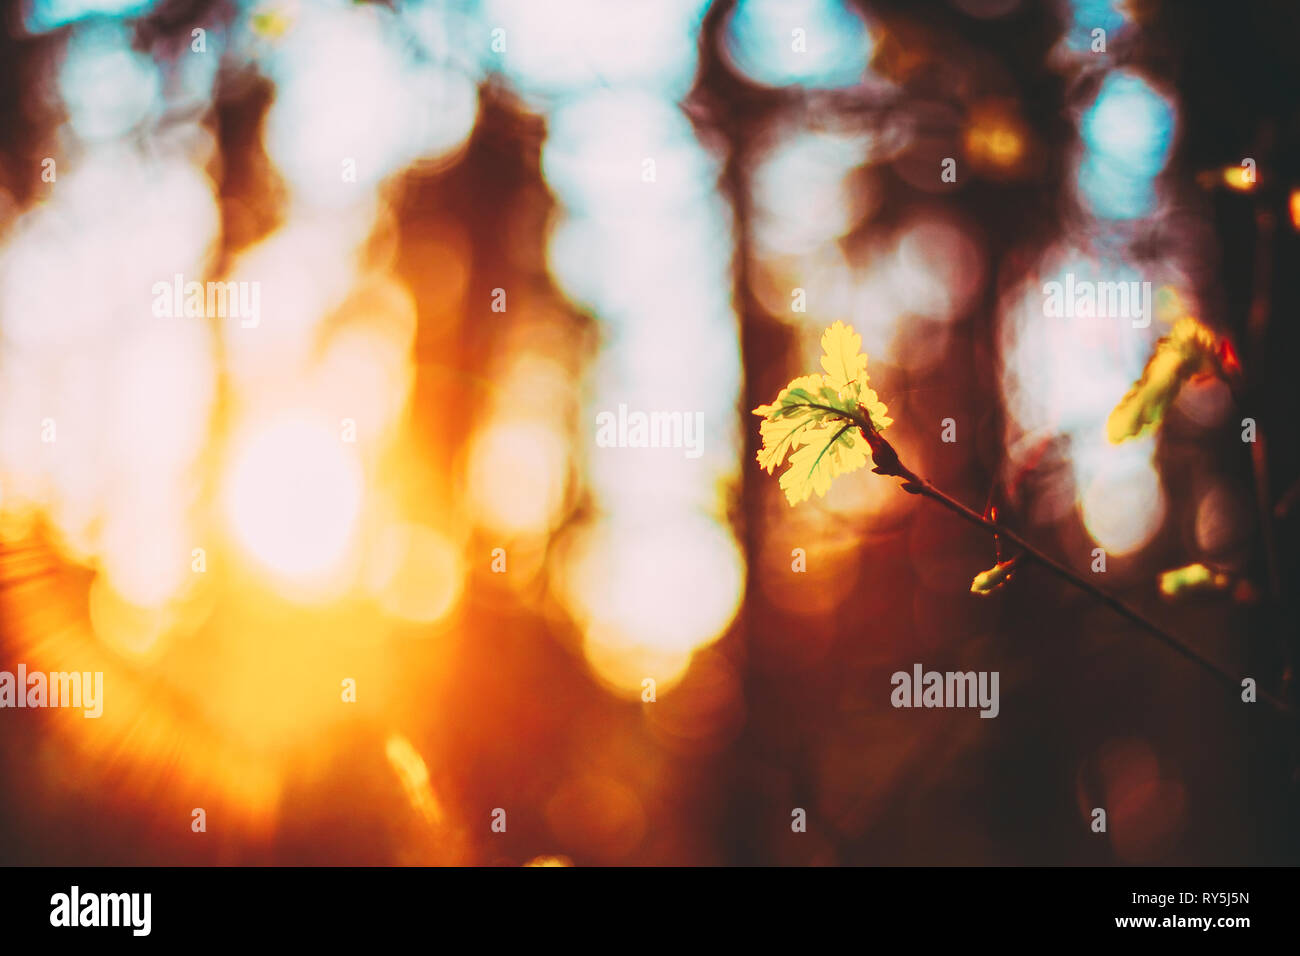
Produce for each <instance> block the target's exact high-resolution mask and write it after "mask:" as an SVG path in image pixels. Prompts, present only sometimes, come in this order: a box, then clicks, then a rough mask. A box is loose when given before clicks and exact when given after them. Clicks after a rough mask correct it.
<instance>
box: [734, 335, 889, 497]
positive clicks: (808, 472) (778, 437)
mask: <svg viewBox="0 0 1300 956" xmlns="http://www.w3.org/2000/svg"><path fill="white" fill-rule="evenodd" d="M821 345H822V351H823V353H824V354H823V355H822V359H821V365H822V369H823V372H824V374H813V375H801V376H799V377H798V378H796V379H795V380H794V381H792V382H791V383H790V384H789V385H787V386H786V387H785V388H783V389H782V390H781V392H780V394H779V395H777V397H776V401H774V402H773V403H772V404H770V405H760V406H759V407H758V408H756V409H754V414H755V415H759V416H761V417H762V418H763V421H762V423H761V424H760V425H759V435H760V436H761V438H762V440H763V446H762V447H761V448H760V449H759V451H758V463H759V465H760V466H761V467H763V468H765V469H767V473H768V474H769V475H770V474H773V473H774V472H775V471H776V469H777V468H778V467H780V465H781V464H782V462H784V461H785V460H786V456H787V455H789V467H788V468H787V469H786V470H785V472H784V473H782V475H781V479H780V486H781V489H782V490H783V491H784V492H785V496H786V500H788V501H789V502H790V504H791V505H796V504H798V503H799V502H801V501H806V500H807V499H808V498H809V497H810V496H811V495H812V494H813V493H814V492H816V493H817V494H818V495H825V494H826V492H827V491H829V490H830V487H831V482H832V481H833V480H834V479H835V478H838V477H839V476H840V475H844V474H848V473H849V472H852V471H856V470H858V469H859V468H861V467H862V466H864V465H865V464H867V462H868V461H870V460H871V448H870V446H869V445H868V444H867V440H866V438H865V437H864V436H863V434H862V431H861V429H860V428H859V427H858V425H857V424H856V419H859V418H861V419H865V420H867V421H869V422H870V424H871V425H872V427H874V428H875V429H876V430H877V431H879V430H881V429H883V428H886V427H888V426H889V425H891V424H893V419H892V418H890V417H889V414H888V411H889V410H888V409H887V408H886V407H885V403H884V402H882V401H880V399H879V397H878V396H877V395H876V392H875V390H874V389H873V388H871V387H870V386H869V385H868V384H867V381H868V378H867V356H866V355H865V354H863V352H862V336H860V335H858V334H857V333H856V332H854V331H853V327H852V326H849V325H845V324H844V323H843V322H836V323H835V324H834V325H832V326H831V327H830V328H829V329H827V330H826V331H825V332H824V333H823V334H822V340H821Z"/></svg>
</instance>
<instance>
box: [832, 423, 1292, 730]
mask: <svg viewBox="0 0 1300 956" xmlns="http://www.w3.org/2000/svg"><path fill="white" fill-rule="evenodd" d="M834 411H836V412H837V414H839V415H841V416H844V417H851V418H852V420H853V422H854V424H856V425H857V426H858V428H859V429H861V430H862V434H863V436H864V437H865V438H866V440H867V444H869V445H870V446H871V457H872V459H873V461H874V462H875V467H874V468H873V469H872V470H873V471H875V472H876V473H877V474H880V475H888V476H891V477H895V478H901V479H902V481H903V490H904V491H907V492H909V493H911V494H914V495H921V496H922V497H925V498H929V499H930V500H931V501H935V502H938V503H939V504H940V505H942V506H943V507H945V508H947V509H948V510H949V511H951V512H952V513H953V514H956V515H959V516H960V517H962V518H965V519H966V520H967V521H969V522H970V523H971V524H974V525H978V526H979V527H981V528H983V529H984V530H985V531H988V532H991V533H992V534H994V535H995V536H997V535H1000V536H1001V537H1004V538H1006V539H1007V540H1008V541H1012V542H1014V543H1015V544H1017V545H1019V546H1020V548H1021V549H1022V551H1023V555H1022V556H1024V557H1028V558H1031V559H1032V560H1034V561H1037V562H1038V563H1039V564H1041V565H1042V566H1043V567H1045V568H1047V569H1048V570H1049V571H1052V572H1053V573H1055V574H1056V575H1057V576H1058V577H1061V578H1064V579H1065V580H1066V581H1069V582H1070V583H1071V584H1073V585H1074V586H1075V587H1076V588H1078V589H1079V590H1081V591H1083V592H1084V593H1086V594H1088V595H1091V596H1092V597H1094V598H1096V599H1097V600H1098V601H1101V602H1102V603H1103V604H1105V605H1106V606H1107V607H1109V608H1110V609H1111V610H1113V611H1114V612H1115V613H1117V614H1119V615H1120V616H1121V617H1123V618H1124V619H1126V620H1128V621H1130V622H1131V623H1133V624H1136V625H1137V626H1138V627H1140V628H1141V629H1142V630H1144V631H1146V632H1147V633H1148V634H1150V635H1151V636H1152V637H1154V638H1156V639H1157V640H1159V641H1160V642H1161V643H1163V644H1164V645H1165V646H1167V647H1169V648H1171V649H1173V650H1174V651H1177V652H1178V653H1179V654H1181V655H1182V656H1183V657H1185V658H1187V659H1188V660H1190V661H1194V662H1195V663H1197V664H1199V665H1200V666H1201V667H1202V668H1203V669H1204V670H1206V671H1208V672H1209V673H1210V674H1213V675H1214V677H1215V678H1217V679H1218V680H1219V681H1220V682H1221V683H1223V684H1224V685H1226V686H1228V687H1230V688H1232V689H1233V690H1234V691H1237V692H1240V690H1241V679H1240V678H1238V677H1234V676H1233V675H1232V674H1230V673H1228V671H1226V670H1224V669H1223V668H1222V667H1220V666H1219V665H1218V664H1216V663H1214V661H1212V660H1210V659H1209V658H1208V657H1206V656H1204V655H1203V654H1201V653H1200V652H1199V651H1197V650H1195V649H1194V648H1192V647H1190V646H1188V645H1187V644H1185V643H1184V642H1183V641H1181V640H1179V639H1178V638H1177V637H1175V636H1174V635H1172V634H1170V633H1169V632H1168V631H1166V630H1164V629H1163V628H1162V627H1160V625H1158V624H1156V623H1155V622H1154V621H1152V620H1151V619H1150V618H1148V617H1147V616H1146V615H1144V614H1142V613H1141V612H1140V611H1137V610H1135V609H1134V608H1132V607H1130V606H1129V605H1127V604H1125V603H1124V602H1123V601H1121V600H1120V599H1119V598H1117V597H1114V596H1113V595H1110V594H1107V593H1106V592H1105V591H1103V590H1102V589H1101V588H1099V587H1097V585H1095V584H1093V583H1092V582H1091V581H1089V580H1088V579H1087V578H1085V577H1083V576H1082V575H1080V574H1079V573H1078V572H1076V571H1073V570H1072V569H1070V568H1068V567H1066V566H1065V565H1064V564H1062V563H1061V562H1060V561H1057V560H1056V559H1055V558H1052V557H1050V556H1049V555H1047V554H1044V553H1043V552H1042V551H1040V550H1039V549H1038V548H1036V547H1035V546H1034V545H1032V544H1030V543H1029V542H1028V541H1026V540H1025V539H1024V538H1023V537H1021V536H1020V535H1019V534H1017V533H1016V532H1014V531H1011V530H1010V529H1008V528H1007V527H1006V526H1005V525H1000V524H998V523H997V522H996V521H991V520H989V519H988V518H985V517H984V516H983V515H981V514H980V513H979V512H978V511H975V510H974V509H973V508H968V507H967V506H966V505H964V504H962V503H961V502H960V501H958V500H957V499H956V498H953V497H952V496H950V495H948V494H946V493H944V492H942V491H940V490H939V489H938V488H936V487H935V486H934V485H932V484H930V482H928V481H926V480H925V479H924V478H922V477H921V476H919V475H918V474H916V473H915V472H914V471H912V470H911V469H910V468H908V467H907V466H906V465H904V464H903V462H902V461H901V460H900V459H899V457H898V452H896V451H895V450H894V446H893V445H891V444H890V443H889V442H888V441H887V440H886V439H885V438H884V437H883V436H882V435H881V434H880V432H879V431H877V430H876V428H875V426H874V425H872V423H871V418H870V416H869V415H867V414H861V415H857V416H847V415H845V413H844V412H843V411H842V410H839V409H834ZM1256 690H1257V693H1258V699H1259V700H1261V701H1263V702H1265V703H1267V704H1268V705H1269V706H1270V707H1272V708H1273V709H1274V710H1276V711H1277V712H1278V713H1279V714H1282V715H1284V716H1287V717H1290V716H1292V713H1291V709H1290V707H1288V706H1287V704H1286V703H1284V702H1283V701H1282V700H1280V699H1278V698H1277V697H1274V696H1273V695H1272V694H1270V693H1268V691H1266V690H1264V689H1263V688H1260V687H1258V686H1257V687H1256Z"/></svg>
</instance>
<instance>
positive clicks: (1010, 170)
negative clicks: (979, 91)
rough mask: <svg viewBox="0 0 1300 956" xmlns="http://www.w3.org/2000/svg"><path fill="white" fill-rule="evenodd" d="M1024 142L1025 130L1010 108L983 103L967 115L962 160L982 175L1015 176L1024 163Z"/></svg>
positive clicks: (1025, 138)
mask: <svg viewBox="0 0 1300 956" xmlns="http://www.w3.org/2000/svg"><path fill="white" fill-rule="evenodd" d="M1028 138H1029V133H1028V130H1027V129H1026V128H1025V125H1024V122H1023V120H1021V119H1020V117H1019V115H1018V114H1017V113H1016V110H1015V107H1014V106H1013V105H1012V104H1010V103H1007V102H1005V101H1003V100H986V101H984V102H982V103H979V104H977V105H976V106H975V107H974V108H973V109H972V111H971V119H970V125H969V126H967V128H966V141H965V145H966V156H967V158H968V159H969V160H970V162H971V163H972V165H974V166H975V168H976V169H978V170H981V171H982V172H985V173H989V174H992V175H1015V174H1018V173H1020V172H1021V171H1022V169H1023V166H1024V163H1025V161H1026V158H1027V144H1028Z"/></svg>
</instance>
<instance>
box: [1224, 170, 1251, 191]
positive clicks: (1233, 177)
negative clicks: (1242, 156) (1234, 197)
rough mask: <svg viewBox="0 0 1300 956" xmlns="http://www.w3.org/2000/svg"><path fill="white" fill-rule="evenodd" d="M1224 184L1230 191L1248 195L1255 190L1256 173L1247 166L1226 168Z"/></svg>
mask: <svg viewBox="0 0 1300 956" xmlns="http://www.w3.org/2000/svg"><path fill="white" fill-rule="evenodd" d="M1223 183H1224V185H1225V186H1227V187H1228V188H1229V189H1235V190H1237V191H1238V192H1243V193H1248V192H1250V191H1251V190H1252V189H1254V188H1255V171H1254V170H1253V169H1247V167H1245V166H1225V167H1224V168H1223Z"/></svg>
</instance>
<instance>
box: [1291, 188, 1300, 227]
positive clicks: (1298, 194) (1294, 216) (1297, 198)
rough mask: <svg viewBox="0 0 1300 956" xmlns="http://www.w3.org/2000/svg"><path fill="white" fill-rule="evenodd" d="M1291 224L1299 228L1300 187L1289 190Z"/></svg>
mask: <svg viewBox="0 0 1300 956" xmlns="http://www.w3.org/2000/svg"><path fill="white" fill-rule="evenodd" d="M1290 208H1291V225H1292V226H1293V227H1294V228H1296V229H1300V189H1293V190H1291V202H1290Z"/></svg>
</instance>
